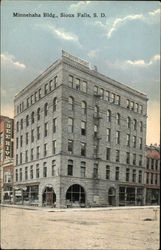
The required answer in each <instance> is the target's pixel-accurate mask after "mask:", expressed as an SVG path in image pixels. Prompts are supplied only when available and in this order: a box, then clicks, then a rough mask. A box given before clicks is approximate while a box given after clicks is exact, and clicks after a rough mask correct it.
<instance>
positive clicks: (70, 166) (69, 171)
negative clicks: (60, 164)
mask: <svg viewBox="0 0 161 250" xmlns="http://www.w3.org/2000/svg"><path fill="white" fill-rule="evenodd" d="M67 174H68V175H71V176H72V175H73V161H72V160H68V172H67Z"/></svg>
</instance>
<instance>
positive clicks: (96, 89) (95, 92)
mask: <svg viewBox="0 0 161 250" xmlns="http://www.w3.org/2000/svg"><path fill="white" fill-rule="evenodd" d="M94 94H96V95H97V94H98V87H97V86H94Z"/></svg>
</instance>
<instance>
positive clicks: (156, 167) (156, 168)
mask: <svg viewBox="0 0 161 250" xmlns="http://www.w3.org/2000/svg"><path fill="white" fill-rule="evenodd" d="M155 170H158V160H155Z"/></svg>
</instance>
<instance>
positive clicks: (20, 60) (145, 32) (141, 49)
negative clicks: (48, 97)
mask: <svg viewBox="0 0 161 250" xmlns="http://www.w3.org/2000/svg"><path fill="white" fill-rule="evenodd" d="M16 12H17V13H20V14H27V13H31V14H33V13H37V14H40V15H41V17H13V13H16ZM44 12H45V13H54V14H55V15H56V16H58V17H56V18H52V17H43V13H44ZM60 13H65V14H74V15H75V17H74V18H72V17H71V18H69V17H68V18H67V17H61V18H60ZM77 13H81V14H84V13H88V14H90V16H91V17H77ZM93 13H97V16H98V17H93ZM101 13H104V15H105V16H104V17H101V16H100V14H101ZM1 18H2V23H1V33H2V41H1V66H2V71H1V113H2V114H3V115H7V116H10V117H13V116H14V114H13V100H14V96H15V94H16V93H17V92H19V91H20V90H21V89H22V88H24V87H25V86H26V85H28V84H29V83H30V82H31V81H32V80H33V79H34V78H36V77H37V76H38V75H39V74H40V73H41V72H43V71H44V70H45V69H46V68H47V67H49V66H50V65H51V64H52V63H53V62H54V61H55V60H57V59H58V58H59V57H60V56H61V50H62V49H64V50H66V51H68V52H69V53H71V54H73V55H75V56H78V57H81V58H83V59H85V60H87V61H89V62H90V65H91V66H93V65H97V67H98V71H99V72H100V73H103V74H105V75H107V76H108V77H110V78H113V79H115V80H117V81H120V82H121V83H124V84H126V85H128V86H130V87H132V88H135V89H137V90H139V91H141V92H143V93H145V94H147V96H148V98H149V101H148V126H147V144H150V143H159V141H160V106H159V103H160V96H159V94H160V75H159V74H160V3H159V2H157V1H156V2H154V1H145V2H143V1H136V2H135V1H125V2H124V1H123V2H119V1H118V2H117V1H114V2H113V1H46V2H45V1H14V0H13V1H7V0H5V1H2V10H1Z"/></svg>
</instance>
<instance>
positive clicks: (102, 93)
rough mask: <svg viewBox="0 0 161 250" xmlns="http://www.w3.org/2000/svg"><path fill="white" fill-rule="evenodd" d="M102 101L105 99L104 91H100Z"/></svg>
mask: <svg viewBox="0 0 161 250" xmlns="http://www.w3.org/2000/svg"><path fill="white" fill-rule="evenodd" d="M100 99H101V100H103V99H104V89H100Z"/></svg>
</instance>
